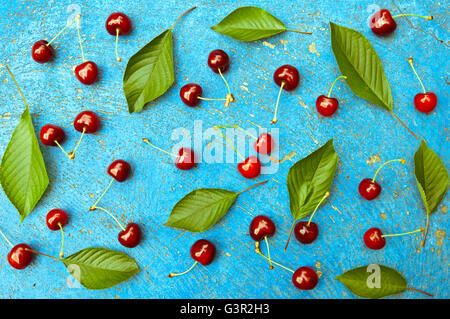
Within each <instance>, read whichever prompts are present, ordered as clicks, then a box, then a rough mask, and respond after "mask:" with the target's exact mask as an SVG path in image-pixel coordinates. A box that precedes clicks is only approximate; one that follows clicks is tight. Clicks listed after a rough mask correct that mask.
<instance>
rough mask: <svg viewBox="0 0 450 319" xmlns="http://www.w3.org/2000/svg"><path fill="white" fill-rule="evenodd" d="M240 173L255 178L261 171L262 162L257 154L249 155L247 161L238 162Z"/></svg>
mask: <svg viewBox="0 0 450 319" xmlns="http://www.w3.org/2000/svg"><path fill="white" fill-rule="evenodd" d="M237 169H238V171H239V173H241V175H242V176H244V177H245V178H249V179H251V178H255V177H257V176H259V174H260V173H261V162H260V161H259V159H258V158H257V157H256V156H253V155H252V156H249V157H248V158H247V159H246V160H245V161H243V162H241V163H239V164H238V166H237Z"/></svg>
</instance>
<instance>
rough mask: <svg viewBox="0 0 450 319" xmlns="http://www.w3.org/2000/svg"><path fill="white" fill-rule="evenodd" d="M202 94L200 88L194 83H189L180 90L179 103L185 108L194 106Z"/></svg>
mask: <svg viewBox="0 0 450 319" xmlns="http://www.w3.org/2000/svg"><path fill="white" fill-rule="evenodd" d="M202 93H203V91H202V87H201V86H200V85H198V84H195V83H189V84H186V85H185V86H183V87H182V88H181V90H180V97H181V101H183V103H184V104H186V105H187V106H191V107H192V106H196V105H198V103H199V102H200V99H199V98H198V97H199V96H201V95H202Z"/></svg>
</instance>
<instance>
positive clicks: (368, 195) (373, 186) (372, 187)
mask: <svg viewBox="0 0 450 319" xmlns="http://www.w3.org/2000/svg"><path fill="white" fill-rule="evenodd" d="M358 190H359V194H360V195H361V196H362V197H364V198H365V199H367V200H372V199H375V198H377V197H378V195H380V193H381V186H380V184H378V183H377V182H373V181H372V179H371V178H364V179H363V180H362V181H361V183H359V187H358Z"/></svg>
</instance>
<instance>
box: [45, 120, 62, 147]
mask: <svg viewBox="0 0 450 319" xmlns="http://www.w3.org/2000/svg"><path fill="white" fill-rule="evenodd" d="M39 138H40V139H41V142H42V144H44V145H47V146H56V143H55V141H57V142H58V143H59V144H61V143H62V142H63V141H64V139H65V138H66V133H64V130H63V129H62V128H60V127H59V126H56V125H52V124H46V125H44V126H43V127H42V128H41V132H40V134H39Z"/></svg>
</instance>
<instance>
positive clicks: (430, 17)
mask: <svg viewBox="0 0 450 319" xmlns="http://www.w3.org/2000/svg"><path fill="white" fill-rule="evenodd" d="M401 17H418V18H424V19H427V20H433V19H434V18H433V16H421V15H417V14H411V13H402V14H397V15H395V16H393V17H392V18H394V19H395V18H401Z"/></svg>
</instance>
